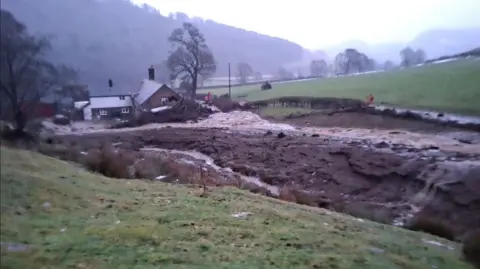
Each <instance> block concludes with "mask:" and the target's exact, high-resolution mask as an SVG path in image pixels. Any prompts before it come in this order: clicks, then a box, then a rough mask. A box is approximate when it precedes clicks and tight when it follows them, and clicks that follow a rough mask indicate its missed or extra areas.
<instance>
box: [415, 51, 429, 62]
mask: <svg viewBox="0 0 480 269" xmlns="http://www.w3.org/2000/svg"><path fill="white" fill-rule="evenodd" d="M415 60H416V64H423V63H425V61H426V60H427V54H426V53H425V51H424V50H422V49H417V50H416V51H415Z"/></svg>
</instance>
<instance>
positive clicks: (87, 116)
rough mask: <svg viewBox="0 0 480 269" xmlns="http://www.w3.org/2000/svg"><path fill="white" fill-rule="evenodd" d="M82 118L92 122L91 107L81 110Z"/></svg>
mask: <svg viewBox="0 0 480 269" xmlns="http://www.w3.org/2000/svg"><path fill="white" fill-rule="evenodd" d="M83 118H84V119H85V120H92V106H91V105H88V106H86V107H84V108H83Z"/></svg>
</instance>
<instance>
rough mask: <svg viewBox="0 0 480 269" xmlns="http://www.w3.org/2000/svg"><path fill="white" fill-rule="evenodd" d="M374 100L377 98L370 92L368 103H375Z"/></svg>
mask: <svg viewBox="0 0 480 269" xmlns="http://www.w3.org/2000/svg"><path fill="white" fill-rule="evenodd" d="M373 100H375V98H374V97H373V95H372V94H369V95H368V96H367V105H372V104H373Z"/></svg>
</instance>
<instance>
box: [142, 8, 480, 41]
mask: <svg viewBox="0 0 480 269" xmlns="http://www.w3.org/2000/svg"><path fill="white" fill-rule="evenodd" d="M133 1H134V2H135V3H147V4H149V5H151V6H153V7H155V8H157V9H159V10H160V12H161V13H162V14H164V15H168V14H169V13H170V12H183V13H186V14H188V15H189V16H197V17H201V18H206V19H212V20H215V21H217V22H221V23H225V24H228V25H233V26H236V27H240V28H244V29H247V30H252V31H256V32H259V33H263V34H268V35H272V36H278V37H282V38H286V39H288V40H291V41H293V42H296V43H298V44H300V45H302V46H304V47H306V48H309V49H317V48H322V47H325V46H329V45H334V44H338V43H340V42H342V41H347V40H362V41H365V42H368V43H383V42H390V41H408V40H411V39H412V38H413V37H414V36H415V35H417V34H418V33H420V32H422V31H424V30H427V29H432V28H457V27H470V26H476V27H480V0H398V1H390V0H323V1H322V0H295V1H292V0H283V1H282V0H133Z"/></svg>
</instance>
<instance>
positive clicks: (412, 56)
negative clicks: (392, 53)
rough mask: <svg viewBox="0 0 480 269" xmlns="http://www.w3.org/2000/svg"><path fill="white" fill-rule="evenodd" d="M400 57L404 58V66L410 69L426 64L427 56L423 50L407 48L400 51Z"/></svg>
mask: <svg viewBox="0 0 480 269" xmlns="http://www.w3.org/2000/svg"><path fill="white" fill-rule="evenodd" d="M400 57H401V58H402V66H404V67H410V66H413V65H417V64H422V63H424V62H425V60H426V57H427V56H426V54H425V51H424V50H422V49H417V50H413V49H412V48H410V47H406V48H404V49H403V50H401V51H400Z"/></svg>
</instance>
